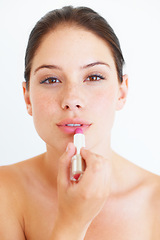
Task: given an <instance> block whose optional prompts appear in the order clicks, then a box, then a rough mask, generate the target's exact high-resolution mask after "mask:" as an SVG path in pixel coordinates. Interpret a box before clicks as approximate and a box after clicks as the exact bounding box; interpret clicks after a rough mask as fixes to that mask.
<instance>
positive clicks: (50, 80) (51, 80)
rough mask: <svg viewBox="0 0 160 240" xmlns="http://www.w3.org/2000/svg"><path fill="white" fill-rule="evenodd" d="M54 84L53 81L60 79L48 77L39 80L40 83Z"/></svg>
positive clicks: (56, 81) (58, 81)
mask: <svg viewBox="0 0 160 240" xmlns="http://www.w3.org/2000/svg"><path fill="white" fill-rule="evenodd" d="M43 83H45V84H54V83H60V80H58V79H57V78H56V77H48V78H46V79H44V80H42V81H41V82H40V84H43Z"/></svg>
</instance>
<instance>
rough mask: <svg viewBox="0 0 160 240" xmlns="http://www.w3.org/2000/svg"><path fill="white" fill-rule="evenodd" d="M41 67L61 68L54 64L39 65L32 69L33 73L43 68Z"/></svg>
mask: <svg viewBox="0 0 160 240" xmlns="http://www.w3.org/2000/svg"><path fill="white" fill-rule="evenodd" d="M43 68H48V69H58V70H62V68H60V67H59V66H56V65H53V64H52V65H50V64H49V65H45V64H44V65H41V66H39V67H38V68H36V69H35V71H34V74H36V72H38V71H39V70H40V69H43Z"/></svg>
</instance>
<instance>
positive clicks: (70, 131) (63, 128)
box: [58, 125, 90, 134]
mask: <svg viewBox="0 0 160 240" xmlns="http://www.w3.org/2000/svg"><path fill="white" fill-rule="evenodd" d="M58 127H59V129H60V130H61V131H62V132H64V133H68V134H74V132H75V130H76V129H77V128H81V129H82V130H83V132H85V131H86V130H87V128H89V127H90V125H82V126H75V127H70V126H65V125H59V126H58Z"/></svg>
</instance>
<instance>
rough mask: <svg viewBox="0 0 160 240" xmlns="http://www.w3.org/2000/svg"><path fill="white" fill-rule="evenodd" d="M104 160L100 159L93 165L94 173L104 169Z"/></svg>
mask: <svg viewBox="0 0 160 240" xmlns="http://www.w3.org/2000/svg"><path fill="white" fill-rule="evenodd" d="M103 164H104V163H103V160H102V159H101V158H100V157H98V158H97V159H96V160H95V161H94V162H93V163H92V171H93V172H99V171H100V170H101V169H102V168H103Z"/></svg>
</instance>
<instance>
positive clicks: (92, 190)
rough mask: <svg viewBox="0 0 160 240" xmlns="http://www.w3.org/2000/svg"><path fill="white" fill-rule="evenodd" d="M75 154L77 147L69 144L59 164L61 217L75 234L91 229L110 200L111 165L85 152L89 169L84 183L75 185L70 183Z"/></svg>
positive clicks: (97, 156) (98, 156)
mask: <svg viewBox="0 0 160 240" xmlns="http://www.w3.org/2000/svg"><path fill="white" fill-rule="evenodd" d="M75 152H76V149H75V146H74V144H73V143H69V144H68V151H66V152H65V153H64V154H63V155H62V157H61V158H60V160H59V172H58V183H57V184H58V186H57V187H58V215H57V217H58V218H59V219H61V221H62V223H63V224H65V225H67V226H68V227H72V228H73V230H74V231H82V230H86V229H87V228H88V226H89V225H90V223H91V222H92V220H93V219H94V218H95V217H96V216H97V215H98V213H99V212H100V211H101V209H102V208H103V206H104V204H105V202H106V200H107V198H108V196H109V193H110V178H111V163H110V161H109V160H108V159H104V158H103V157H102V156H100V155H97V154H94V153H92V152H91V151H89V150H86V149H85V148H82V149H81V156H82V158H83V159H84V160H85V162H86V169H85V172H84V174H83V176H82V178H81V179H80V181H79V182H78V183H74V182H71V181H70V171H69V168H70V163H71V158H72V157H73V156H74V154H75Z"/></svg>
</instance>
